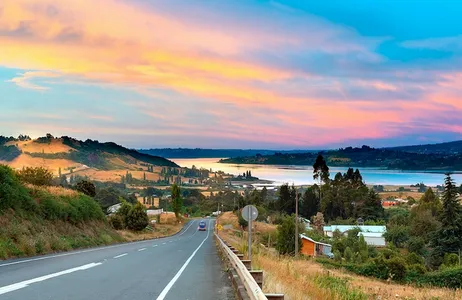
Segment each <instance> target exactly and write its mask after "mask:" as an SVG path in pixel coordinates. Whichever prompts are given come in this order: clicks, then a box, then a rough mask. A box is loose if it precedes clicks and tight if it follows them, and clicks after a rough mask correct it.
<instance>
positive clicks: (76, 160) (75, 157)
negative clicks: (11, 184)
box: [0, 134, 179, 181]
mask: <svg viewBox="0 0 462 300" xmlns="http://www.w3.org/2000/svg"><path fill="white" fill-rule="evenodd" d="M0 164H6V165H9V166H11V167H12V168H15V169H21V168H23V167H28V166H29V167H46V168H48V169H50V170H51V171H52V172H53V173H54V174H58V173H59V172H61V174H69V173H74V174H78V175H81V176H88V177H90V178H92V175H94V177H93V178H95V179H96V178H97V179H98V180H102V181H106V180H120V178H121V176H122V174H125V172H126V171H135V173H136V172H138V173H140V174H135V176H134V177H135V178H138V177H139V178H142V177H143V176H144V174H143V172H144V171H148V170H150V171H151V173H153V172H154V171H156V170H157V169H160V168H159V167H169V168H170V167H171V168H178V167H179V166H178V165H176V164H175V163H174V162H172V161H170V160H168V159H165V158H163V157H158V156H152V155H149V154H145V153H140V152H138V151H136V150H132V149H127V148H124V147H122V146H120V145H117V144H115V143H112V142H108V143H100V142H98V141H93V140H86V141H79V140H77V139H74V138H71V137H67V136H63V137H61V138H55V137H53V136H51V135H49V134H48V135H47V136H45V137H41V138H38V139H35V140H32V139H30V138H29V137H27V136H26V137H25V136H20V137H18V138H13V137H8V138H7V137H3V136H0ZM111 171H112V172H111ZM108 172H109V173H110V174H109V175H110V176H109V177H110V179H108V178H107V176H106V174H108ZM137 175H138V177H137ZM148 177H149V178H153V179H154V178H156V180H157V179H158V176H154V174H152V175H150V176H148Z"/></svg>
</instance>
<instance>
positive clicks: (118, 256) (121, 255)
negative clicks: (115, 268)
mask: <svg viewBox="0 0 462 300" xmlns="http://www.w3.org/2000/svg"><path fill="white" fill-rule="evenodd" d="M125 255H128V253H124V254H120V255H117V256H114V257H113V258H120V257H123V256H125Z"/></svg>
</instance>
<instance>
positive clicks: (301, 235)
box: [300, 234, 332, 247]
mask: <svg viewBox="0 0 462 300" xmlns="http://www.w3.org/2000/svg"><path fill="white" fill-rule="evenodd" d="M300 237H301V238H302V239H305V240H308V241H310V242H313V243H315V244H319V245H324V246H329V247H332V245H330V244H325V243H321V242H316V241H315V240H313V239H312V238H309V237H307V236H306V235H304V234H300Z"/></svg>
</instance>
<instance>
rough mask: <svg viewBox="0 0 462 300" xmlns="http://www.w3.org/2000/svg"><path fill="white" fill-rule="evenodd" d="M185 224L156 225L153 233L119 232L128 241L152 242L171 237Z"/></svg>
mask: <svg viewBox="0 0 462 300" xmlns="http://www.w3.org/2000/svg"><path fill="white" fill-rule="evenodd" d="M183 226H184V222H183V223H181V224H162V223H161V224H156V225H155V227H154V229H153V230H152V231H142V232H140V233H137V232H133V231H129V230H118V233H119V234H120V235H121V236H122V237H123V238H124V239H126V240H127V241H131V242H132V241H141V240H150V239H156V238H161V237H166V236H171V235H173V234H175V233H177V232H179V231H180V230H181V228H183Z"/></svg>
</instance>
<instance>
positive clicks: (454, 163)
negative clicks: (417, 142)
mask: <svg viewBox="0 0 462 300" xmlns="http://www.w3.org/2000/svg"><path fill="white" fill-rule="evenodd" d="M411 149H414V151H417V150H418V148H411ZM319 153H321V154H322V155H323V156H324V158H325V159H326V161H327V163H328V165H329V166H337V167H373V168H384V169H390V170H415V171H419V170H421V171H444V172H446V171H462V152H457V153H455V154H448V153H442V154H441V153H418V152H408V151H402V150H394V149H386V148H382V149H375V148H371V147H368V146H363V147H361V148H352V147H347V148H341V149H338V150H327V151H320V152H319ZM317 155H318V153H313V152H310V153H293V154H285V153H276V154H274V155H255V156H246V157H234V158H228V159H222V160H220V162H221V163H235V164H261V165H313V163H314V162H315V160H316V157H317Z"/></svg>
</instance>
